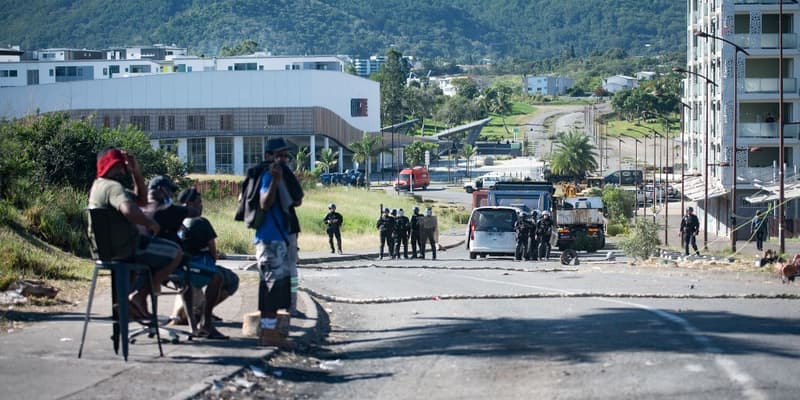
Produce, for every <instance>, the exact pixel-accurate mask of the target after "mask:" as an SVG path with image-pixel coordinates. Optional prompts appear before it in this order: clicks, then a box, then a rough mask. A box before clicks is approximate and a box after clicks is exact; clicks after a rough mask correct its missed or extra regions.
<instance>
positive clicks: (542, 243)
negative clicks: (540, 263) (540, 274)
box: [536, 218, 553, 259]
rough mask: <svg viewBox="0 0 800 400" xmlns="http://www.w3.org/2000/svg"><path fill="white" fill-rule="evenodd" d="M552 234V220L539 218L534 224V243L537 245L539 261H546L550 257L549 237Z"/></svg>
mask: <svg viewBox="0 0 800 400" xmlns="http://www.w3.org/2000/svg"><path fill="white" fill-rule="evenodd" d="M552 234H553V220H552V219H550V218H541V219H539V222H537V223H536V241H537V242H538V243H539V246H538V253H539V254H538V255H539V259H547V257H549V256H550V236H551V235H552Z"/></svg>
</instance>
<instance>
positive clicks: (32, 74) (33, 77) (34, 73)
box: [28, 69, 39, 85]
mask: <svg viewBox="0 0 800 400" xmlns="http://www.w3.org/2000/svg"><path fill="white" fill-rule="evenodd" d="M38 84H39V70H38V69H29V70H28V85H38Z"/></svg>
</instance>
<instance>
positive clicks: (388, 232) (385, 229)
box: [376, 208, 394, 260]
mask: <svg viewBox="0 0 800 400" xmlns="http://www.w3.org/2000/svg"><path fill="white" fill-rule="evenodd" d="M376 227H377V228H378V232H379V233H380V237H381V246H380V259H381V260H383V246H384V245H385V246H387V247H388V248H389V256H393V255H394V244H393V243H392V233H394V217H392V216H391V215H389V209H388V208H384V209H383V214H381V216H380V217H378V222H377V223H376Z"/></svg>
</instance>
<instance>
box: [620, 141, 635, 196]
mask: <svg viewBox="0 0 800 400" xmlns="http://www.w3.org/2000/svg"><path fill="white" fill-rule="evenodd" d="M622 142H624V140H622V138H621V137H619V136H617V164H618V165H619V185H620V186H622ZM634 179H635V178H634Z"/></svg>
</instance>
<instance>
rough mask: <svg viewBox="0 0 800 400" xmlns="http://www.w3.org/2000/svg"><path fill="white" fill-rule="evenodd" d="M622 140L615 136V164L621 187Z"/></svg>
mask: <svg viewBox="0 0 800 400" xmlns="http://www.w3.org/2000/svg"><path fill="white" fill-rule="evenodd" d="M622 142H624V140H622V138H621V137H619V136H617V164H618V166H619V185H620V186H622Z"/></svg>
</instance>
